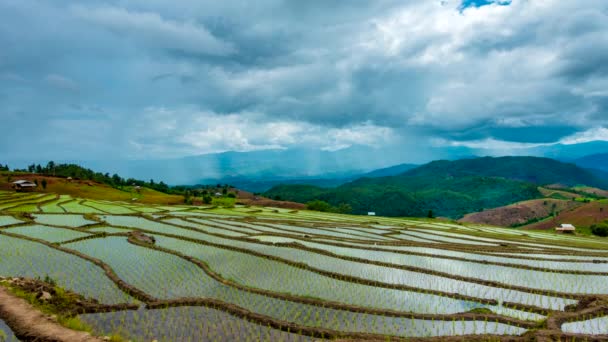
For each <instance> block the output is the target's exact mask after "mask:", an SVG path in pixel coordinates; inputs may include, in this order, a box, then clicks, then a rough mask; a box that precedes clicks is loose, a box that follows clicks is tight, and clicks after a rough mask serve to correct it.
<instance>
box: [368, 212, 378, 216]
mask: <svg viewBox="0 0 608 342" xmlns="http://www.w3.org/2000/svg"><path fill="white" fill-rule="evenodd" d="M367 216H376V212H375V211H368V212H367Z"/></svg>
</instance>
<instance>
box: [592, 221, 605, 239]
mask: <svg viewBox="0 0 608 342" xmlns="http://www.w3.org/2000/svg"><path fill="white" fill-rule="evenodd" d="M591 233H593V235H597V236H602V237H606V236H608V222H606V221H604V222H602V223H598V224H594V225H592V226H591Z"/></svg>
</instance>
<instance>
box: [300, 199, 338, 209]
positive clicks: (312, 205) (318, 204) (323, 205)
mask: <svg viewBox="0 0 608 342" xmlns="http://www.w3.org/2000/svg"><path fill="white" fill-rule="evenodd" d="M306 209H308V210H314V211H323V212H328V211H331V209H332V207H331V205H330V204H329V203H327V202H325V201H321V200H314V201H310V202H308V203H306Z"/></svg>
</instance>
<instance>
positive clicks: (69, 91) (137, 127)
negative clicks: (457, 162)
mask: <svg viewBox="0 0 608 342" xmlns="http://www.w3.org/2000/svg"><path fill="white" fill-rule="evenodd" d="M482 5H483V6H482ZM606 23H608V4H607V3H606V2H605V1H601V0H590V1H588V2H585V5H584V6H582V5H581V4H580V2H577V1H558V0H552V1H537V0H528V1H524V0H514V1H512V2H510V3H509V2H508V1H497V2H496V1H474V2H469V3H464V4H463V3H462V1H459V0H458V1H457V0H452V1H423V2H421V1H396V0H395V1H393V0H381V1H364V0H356V1H337V0H335V1H334V0H332V1H321V0H314V1H282V0H261V1H255V2H252V1H240V0H234V1H222V2H217V1H200V0H196V1H195V0H185V1H179V2H169V1H161V0H120V1H101V0H98V1H87V2H82V1H68V0H62V1H54V2H48V1H37V0H19V1H17V0H7V1H3V2H1V3H0V46H2V48H1V49H0V115H1V117H0V118H1V120H2V124H3V125H13V126H15V124H16V123H20V122H23V123H24V124H25V125H24V127H30V126H32V125H33V126H34V127H35V128H33V129H32V130H30V129H29V128H28V130H27V131H26V130H25V129H23V130H21V129H19V128H17V129H16V130H14V131H12V132H10V133H8V134H4V135H3V136H2V137H0V143H2V144H1V146H2V147H0V152H1V153H2V154H3V155H6V156H10V155H11V154H19V153H20V152H22V151H24V149H25V148H24V147H19V146H31V149H32V150H34V151H41V152H32V153H38V154H40V155H42V156H44V157H49V158H51V157H52V158H79V157H82V156H83V155H86V156H87V157H91V158H97V157H100V156H103V155H105V154H112V155H118V156H123V157H133V156H136V157H150V156H154V155H163V156H166V155H186V154H198V153H205V152H214V151H223V150H229V149H234V150H255V149H263V148H277V147H299V146H303V145H306V146H313V147H316V148H325V149H336V148H341V147H345V146H350V145H352V144H358V143H361V144H376V145H382V144H387V145H389V144H401V145H403V146H408V145H409V144H408V143H407V142H410V141H427V142H429V141H436V139H437V138H442V139H443V141H444V142H447V143H448V144H449V143H450V142H452V141H456V142H458V143H459V144H465V145H466V144H467V141H471V142H472V144H477V143H476V141H479V140H484V139H494V140H497V141H503V140H504V141H511V142H517V143H541V142H542V143H551V142H557V141H560V140H562V139H566V138H567V137H568V136H573V135H575V134H579V135H577V137H587V136H592V137H594V138H597V137H600V138H601V134H600V135H598V134H596V133H594V134H587V135H585V134H583V133H584V132H586V131H590V132H603V131H601V130H597V128H598V127H601V126H602V125H603V124H604V123H605V120H606V119H607V117H608V113H607V110H608V109H607V106H606V102H607V101H606V97H607V96H608V94H607V93H606V89H608V70H607V69H606V63H605V61H606V60H607V59H608V40H607V38H606V37H608V26H607V25H608V24H606ZM16 127H19V125H16ZM87 130H91V131H94V132H93V133H91V134H89V135H87V134H86V133H83V132H86V131H87ZM31 136H35V137H36V138H35V139H32V138H31ZM433 139H435V140H433ZM607 139H608V137H607ZM577 141H578V140H577ZM7 142H14V143H15V144H14V145H15V146H16V147H12V148H9V147H8V146H9V145H8V144H7ZM26 142H27V144H25V143H26ZM50 146H52V147H53V148H52V149H50V148H49V147H50Z"/></svg>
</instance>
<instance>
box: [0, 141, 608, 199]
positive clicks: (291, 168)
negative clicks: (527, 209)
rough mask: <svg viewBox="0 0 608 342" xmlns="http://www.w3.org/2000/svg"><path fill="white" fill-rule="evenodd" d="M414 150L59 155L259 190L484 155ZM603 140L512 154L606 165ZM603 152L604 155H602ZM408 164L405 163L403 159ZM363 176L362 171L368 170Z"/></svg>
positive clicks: (159, 177)
mask: <svg viewBox="0 0 608 342" xmlns="http://www.w3.org/2000/svg"><path fill="white" fill-rule="evenodd" d="M419 150H420V153H418V154H416V155H411V154H404V152H403V151H402V150H401V149H399V148H375V147H365V146H353V147H349V148H345V149H341V150H338V151H322V150H315V149H306V148H300V149H286V150H264V151H252V152H223V153H211V154H203V155H196V156H189V157H182V158H172V159H147V160H112V159H107V160H58V161H56V162H62V163H76V164H79V165H82V166H85V167H87V168H91V169H94V170H96V171H100V172H103V173H106V172H107V173H110V174H113V173H117V174H119V175H122V176H124V177H127V178H136V179H154V180H155V181H163V182H165V183H167V184H170V185H192V184H210V183H234V185H240V186H241V187H244V188H248V189H247V190H250V191H253V192H259V191H264V190H267V189H269V188H270V187H272V186H274V185H277V184H281V183H286V184H294V183H296V184H301V183H310V184H315V185H319V186H322V187H327V186H338V185H341V184H343V183H346V182H349V181H352V180H355V179H357V178H360V177H376V176H388V175H394V174H396V173H399V172H400V171H406V170H407V168H408V167H409V166H408V164H423V163H427V162H429V161H431V160H433V159H446V160H456V159H463V158H471V157H475V156H480V155H486V154H487V152H488V151H484V150H479V149H472V148H468V147H463V146H450V147H433V146H421V147H420V149H419ZM607 152H608V142H605V141H594V142H588V143H580V144H571V145H565V144H551V145H540V146H537V147H532V148H528V149H523V150H517V151H514V152H513V154H515V155H531V156H545V157H550V158H553V159H557V160H561V161H567V162H573V163H576V164H578V165H580V166H583V167H585V168H593V169H599V170H608V160H607V159H608V158H607V157H606V155H605V154H606V153H607ZM602 153H604V157H603V158H602V157H601V156H602ZM3 162H5V163H6V162H9V163H10V164H11V166H13V167H15V166H17V167H26V166H27V165H29V164H31V163H32V162H36V163H44V164H46V162H48V160H41V161H34V160H23V161H14V160H4V161H3ZM403 163H408V164H403ZM370 172H371V174H368V175H366V173H370Z"/></svg>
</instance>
